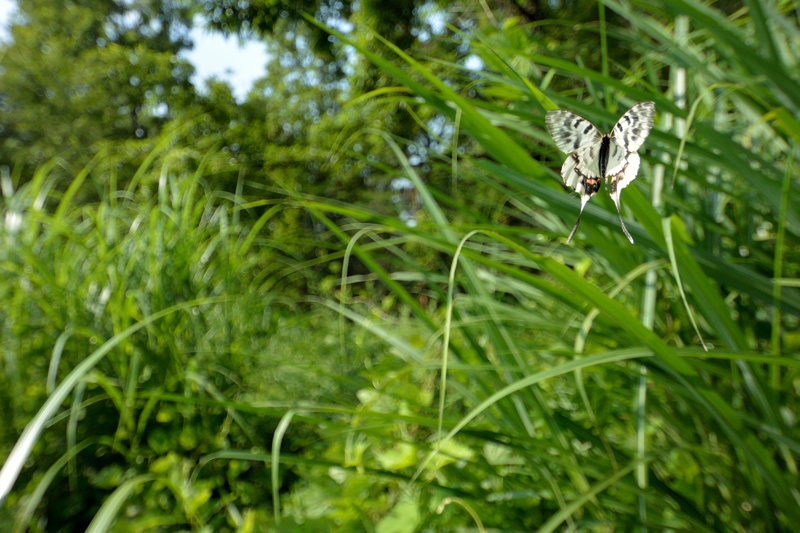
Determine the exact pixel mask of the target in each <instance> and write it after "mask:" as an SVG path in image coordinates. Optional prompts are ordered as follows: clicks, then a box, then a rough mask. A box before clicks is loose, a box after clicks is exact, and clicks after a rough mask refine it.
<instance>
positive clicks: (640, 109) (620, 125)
mask: <svg viewBox="0 0 800 533" xmlns="http://www.w3.org/2000/svg"><path fill="white" fill-rule="evenodd" d="M655 112H656V104H655V103H654V102H640V103H638V104H636V105H635V106H633V107H632V108H630V109H629V110H628V111H627V112H626V113H625V114H624V115H622V117H621V118H620V119H619V120H618V121H617V124H616V125H615V126H614V129H613V130H611V134H610V135H611V138H612V139H613V140H614V142H613V143H611V147H612V150H610V155H609V162H608V172H607V176H609V178H608V181H607V186H608V193H609V194H610V195H611V199H612V200H614V205H615V206H616V207H617V214H618V215H619V223H620V225H621V226H622V231H623V232H624V233H625V236H626V237H628V240H629V241H631V244H633V237H631V234H630V233H628V229H627V228H626V227H625V222H623V221H622V208H621V206H620V195H621V194H622V189H624V188H625V187H627V186H628V185H629V184H630V183H631V182H632V181H633V180H634V179H636V174H638V172H639V165H640V163H641V160H640V158H639V154H638V153H636V151H637V150H639V148H641V146H642V144H644V140H645V139H646V138H647V136H648V135H649V134H650V130H651V129H652V128H653V117H654V115H655ZM615 147H616V149H614V148H615ZM615 153H616V154H618V155H617V156H615V155H614V154H615ZM615 157H617V159H615V160H614V162H613V164H612V159H614V158H615Z"/></svg>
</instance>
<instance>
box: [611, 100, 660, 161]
mask: <svg viewBox="0 0 800 533" xmlns="http://www.w3.org/2000/svg"><path fill="white" fill-rule="evenodd" d="M655 114H656V104H655V102H639V103H638V104H636V105H635V106H633V107H632V108H630V109H628V111H627V112H626V113H625V114H624V115H622V117H621V118H620V119H619V120H618V121H617V124H616V125H615V126H614V129H613V130H611V138H612V139H613V140H614V141H615V142H616V143H617V144H619V145H620V146H621V147H623V148H624V149H625V151H627V152H635V151H637V150H638V149H639V148H640V147H641V146H642V144H644V140H645V139H646V138H647V135H648V134H649V133H650V130H651V129H652V128H653V117H654V116H655Z"/></svg>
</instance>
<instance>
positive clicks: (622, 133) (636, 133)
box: [545, 102, 655, 243]
mask: <svg viewBox="0 0 800 533" xmlns="http://www.w3.org/2000/svg"><path fill="white" fill-rule="evenodd" d="M654 115H655V103H653V102H640V103H638V104H636V105H634V106H633V107H631V108H630V109H629V110H628V111H627V112H625V114H624V115H622V117H621V118H620V119H619V120H618V121H617V123H616V125H615V126H614V128H613V129H612V130H611V132H610V133H608V134H602V133H600V131H599V130H598V129H597V128H596V127H595V126H594V125H593V124H592V123H591V122H589V121H588V120H586V119H585V118H583V117H580V116H578V115H576V114H575V113H572V112H570V111H566V110H563V109H559V110H556V111H550V112H548V113H547V116H546V117H545V123H546V125H547V129H548V131H549V132H550V135H551V136H552V137H553V140H554V141H555V143H556V146H558V147H559V149H561V150H562V151H564V152H566V153H568V154H570V155H569V156H568V157H567V160H566V161H564V164H563V166H562V167H561V177H562V178H563V179H564V184H565V185H567V186H568V187H570V188H571V189H574V190H575V191H576V192H578V193H579V194H580V195H581V209H580V212H579V213H578V220H577V221H576V222H575V226H574V227H573V228H572V232H571V233H570V234H569V237H568V238H567V242H570V241H571V240H572V237H573V236H574V235H575V232H576V231H577V230H578V226H579V225H580V222H581V215H582V214H583V208H584V207H586V203H587V202H588V201H589V199H591V197H592V196H594V194H595V193H597V191H598V190H599V189H600V182H601V181H602V180H603V179H604V178H606V184H607V187H608V191H609V194H610V196H611V198H612V200H614V205H615V206H616V208H617V213H618V214H619V221H620V224H621V226H622V231H623V232H624V233H625V236H626V237H628V240H629V241H630V242H631V243H633V238H632V237H631V235H630V233H628V230H627V228H626V227H625V223H624V222H623V220H622V211H621V207H620V194H621V192H622V189H624V188H625V187H627V186H628V185H629V184H630V183H631V182H632V181H633V180H634V179H635V178H636V174H637V173H638V172H639V164H640V159H639V154H638V153H636V152H637V150H638V149H639V148H640V147H641V146H642V144H643V143H644V140H645V138H646V137H647V135H648V134H649V133H650V130H651V129H652V127H653V116H654Z"/></svg>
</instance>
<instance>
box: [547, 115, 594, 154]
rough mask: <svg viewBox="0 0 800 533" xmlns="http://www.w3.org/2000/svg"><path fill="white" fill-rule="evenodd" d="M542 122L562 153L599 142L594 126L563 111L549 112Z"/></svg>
mask: <svg viewBox="0 0 800 533" xmlns="http://www.w3.org/2000/svg"><path fill="white" fill-rule="evenodd" d="M544 121H545V124H547V130H548V131H549V132H550V136H551V137H553V140H554V141H555V142H556V146H558V147H559V148H560V149H561V151H562V152H564V153H567V154H569V153H572V152H574V151H575V150H577V149H578V148H582V147H584V146H589V145H591V144H594V143H597V142H600V138H601V134H600V131H599V130H598V129H597V128H595V127H594V124H592V123H591V122H589V121H588V120H586V119H585V118H583V117H580V116H578V115H576V114H575V113H571V112H569V111H567V110H565V109H557V110H556V111H549V112H548V113H547V116H546V117H545V119H544Z"/></svg>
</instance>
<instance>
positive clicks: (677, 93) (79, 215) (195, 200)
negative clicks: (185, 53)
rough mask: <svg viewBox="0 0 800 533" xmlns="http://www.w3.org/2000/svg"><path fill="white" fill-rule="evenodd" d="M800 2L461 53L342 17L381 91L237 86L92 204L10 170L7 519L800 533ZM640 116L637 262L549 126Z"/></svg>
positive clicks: (614, 18) (482, 27)
mask: <svg viewBox="0 0 800 533" xmlns="http://www.w3.org/2000/svg"><path fill="white" fill-rule="evenodd" d="M578 4H580V3H577V4H576V5H578ZM253 5H254V6H256V7H257V6H259V5H261V4H259V3H254V4H253ZM264 5H267V4H264ZM270 5H280V4H276V3H270ZM518 5H522V4H518ZM794 8H795V6H793V5H792V4H790V3H777V4H773V3H768V2H760V1H758V0H754V1H752V2H748V4H747V8H746V9H744V8H738V6H730V5H728V4H722V5H721V6H719V8H716V7H709V6H708V5H706V4H703V3H699V2H694V1H691V0H679V1H669V2H638V1H634V2H630V1H617V0H606V1H605V2H604V3H603V4H601V9H600V11H599V12H598V19H599V22H598V23H594V22H593V20H594V19H593V16H592V15H587V14H586V13H583V14H582V15H581V16H582V18H576V21H577V22H578V23H577V24H567V23H566V22H565V21H564V20H561V21H559V20H553V21H548V20H538V19H536V20H534V21H533V22H530V23H527V22H526V20H527V19H525V18H520V19H508V20H505V21H502V22H501V23H496V21H498V20H502V19H500V18H499V17H490V16H488V15H486V18H485V19H484V18H479V17H475V18H474V19H473V20H476V21H480V23H479V24H478V25H477V26H475V27H471V26H468V25H466V26H464V27H461V28H458V27H452V28H450V29H448V30H447V32H448V33H445V34H441V35H437V36H436V38H435V40H437V41H446V40H449V41H448V42H442V43H440V44H441V46H438V45H437V46H438V47H435V48H433V47H432V48H431V54H430V55H432V56H436V55H437V54H438V53H439V52H441V53H442V55H441V56H439V57H437V58H436V59H431V57H430V55H426V54H425V53H424V51H422V50H421V49H419V48H413V47H412V48H406V47H405V46H395V45H394V44H393V43H392V42H391V41H390V40H386V39H383V38H381V36H380V35H379V34H375V33H372V32H369V31H368V30H366V29H363V28H361V27H358V28H356V29H355V30H353V31H350V32H348V31H339V30H346V29H347V28H344V27H342V26H340V25H338V24H336V25H334V26H336V28H339V30H337V29H334V28H330V27H326V26H325V25H324V24H320V23H319V22H313V18H309V19H307V20H308V21H309V23H311V24H316V25H317V28H319V30H320V31H326V32H329V33H330V34H331V35H332V36H333V37H334V39H333V42H334V43H336V46H335V47H333V48H332V49H331V50H330V53H334V54H337V53H338V54H342V55H341V56H340V61H341V64H346V63H347V62H348V61H351V62H352V61H358V62H359V63H358V65H359V66H358V68H357V69H355V70H354V71H353V72H352V73H351V77H350V78H348V79H349V80H350V81H352V82H356V81H358V80H359V79H366V78H368V77H369V76H370V75H371V74H370V73H378V75H379V76H380V77H379V78H375V80H377V81H376V82H375V84H374V85H369V84H367V85H363V86H359V85H357V84H347V85H339V86H337V84H336V79H337V76H338V75H339V73H340V72H343V70H337V69H335V68H334V69H330V70H326V67H325V65H324V64H321V63H318V62H316V61H315V59H314V56H313V54H312V47H305V48H303V47H302V46H298V47H297V48H294V49H293V52H292V53H289V55H288V57H287V58H286V62H285V63H284V64H282V65H281V64H279V65H278V66H277V67H275V70H274V72H275V73H276V77H275V78H273V79H266V80H264V81H263V82H262V84H261V86H260V88H259V90H258V91H256V92H255V93H254V94H253V95H251V97H250V99H249V101H248V102H246V103H244V104H242V105H241V106H240V105H238V104H235V103H234V102H233V101H232V100H231V99H230V93H229V92H226V89H225V87H224V86H221V85H214V86H212V87H211V90H210V93H209V94H208V95H207V96H206V97H204V98H205V99H201V100H196V101H194V102H193V103H192V104H191V105H187V107H186V116H188V117H192V119H191V120H185V121H184V122H181V123H180V124H175V125H171V126H169V127H167V128H165V131H164V133H163V134H162V135H160V136H158V137H154V138H153V139H151V142H150V144H149V145H138V147H139V149H141V150H142V152H141V153H139V154H136V155H135V157H131V160H135V161H138V160H140V159H142V158H143V159H145V160H146V161H148V163H147V164H145V165H143V166H141V167H138V168H134V170H132V171H130V173H129V174H126V173H127V172H128V168H129V166H130V165H129V164H128V163H126V162H125V160H124V157H122V156H121V155H120V153H124V150H120V152H114V153H113V155H108V156H101V157H99V158H97V159H96V160H95V161H94V162H93V163H92V165H91V166H89V167H86V168H85V169H84V171H83V172H79V173H76V174H74V179H73V180H72V181H71V186H70V187H69V188H66V189H65V190H64V191H63V192H62V189H61V188H59V187H58V186H57V184H56V183H55V181H56V180H57V179H58V177H57V176H58V173H56V172H54V171H51V169H52V168H53V167H50V169H49V168H48V167H42V168H40V169H39V170H38V172H37V173H36V175H35V176H34V179H33V181H31V182H30V183H28V184H26V185H24V186H22V187H19V188H18V190H17V191H16V192H12V189H13V187H12V183H18V182H15V181H14V180H13V179H11V178H5V181H4V183H3V190H4V192H5V197H6V204H5V208H4V213H3V214H4V216H5V222H4V226H3V231H4V239H5V242H4V246H3V254H4V255H3V256H2V265H3V267H2V270H1V271H0V275H2V276H3V283H2V284H0V287H3V289H2V290H3V291H4V293H3V294H2V295H0V297H2V298H3V301H6V302H9V304H8V306H6V308H4V309H3V310H2V311H0V312H2V313H5V315H4V316H3V317H2V323H3V324H4V327H5V328H6V331H4V332H3V336H2V339H3V341H2V343H3V344H2V349H3V350H4V360H3V361H4V362H3V365H4V366H3V370H4V377H3V379H4V380H5V381H6V382H7V383H9V384H11V386H10V387H7V388H2V387H0V390H3V391H7V392H4V393H0V398H1V399H2V402H3V406H4V407H5V408H6V409H5V410H6V412H8V413H13V417H14V423H13V426H11V425H9V427H8V429H6V430H5V433H4V434H3V435H2V439H3V440H2V446H3V450H4V451H6V452H10V449H11V446H12V445H13V444H14V442H15V441H16V442H17V443H18V444H17V450H23V452H24V453H22V454H20V453H18V452H17V451H15V452H13V453H12V454H11V455H10V456H9V457H10V458H9V459H8V460H7V461H6V466H5V467H4V470H3V474H0V491H3V490H7V489H10V488H11V487H10V485H9V486H6V485H4V484H3V482H4V480H5V479H7V478H4V477H3V475H5V472H7V471H8V465H9V464H11V463H13V461H18V460H20V459H21V460H22V462H26V460H27V458H28V457H29V455H30V458H31V461H30V462H27V463H26V464H27V465H28V466H27V467H26V468H24V469H22V471H21V477H20V478H19V479H18V480H16V484H15V485H14V486H13V490H11V492H10V494H9V496H8V498H7V500H6V503H5V505H6V506H7V507H6V510H5V511H4V512H6V513H7V514H6V515H5V516H2V515H0V525H4V524H8V526H9V527H10V526H11V525H13V526H14V527H17V528H19V529H24V528H26V527H30V528H33V529H40V530H43V529H44V528H45V527H47V529H52V528H53V526H55V528H56V529H57V528H58V527H59V526H63V528H65V529H71V528H78V527H82V526H86V525H87V524H89V523H90V522H91V523H92V524H91V527H93V528H96V530H101V529H104V528H108V527H112V525H113V527H116V528H118V529H130V530H137V529H138V530H141V529H146V528H162V529H174V530H186V529H192V530H204V528H205V529H209V528H210V529H213V530H226V529H227V530H233V529H237V530H243V531H250V530H259V529H266V528H269V529H277V530H286V531H319V530H337V531H364V530H375V531H409V532H410V531H417V530H422V529H426V530H442V531H451V530H459V529H461V530H466V529H478V530H486V529H494V530H498V531H499V530H502V531H529V530H534V529H536V530H541V531H553V530H555V529H557V528H561V527H563V525H566V526H567V527H569V528H571V529H591V530H602V531H611V530H619V529H633V528H648V529H687V530H697V531H719V530H726V531H727V530H734V531H744V530H759V531H760V530H786V531H789V530H791V529H792V525H793V524H795V523H798V522H800V503H798V501H797V496H796V486H797V484H798V470H797V460H798V453H800V444H798V441H799V440H800V435H799V434H798V427H797V422H796V416H795V415H796V411H797V407H798V405H797V400H796V390H795V389H796V384H797V379H798V368H800V360H799V359H798V347H799V346H800V344H799V343H798V338H800V337H798V327H800V321H798V317H800V294H798V291H797V286H798V282H797V276H798V272H797V268H798V266H797V265H798V264H800V261H798V252H799V251H800V247H799V243H798V238H799V237H800V234H798V228H800V225H798V224H797V222H798V221H797V218H798V216H800V211H798V206H796V205H794V204H793V203H792V202H790V201H789V200H790V198H791V191H792V190H793V189H796V188H797V186H798V181H797V177H796V172H795V168H796V164H797V163H796V157H797V155H798V154H797V149H796V144H797V140H798V139H800V127H798V123H797V121H796V119H795V118H794V117H795V116H796V114H797V108H798V103H800V101H798V98H800V96H799V95H800V91H799V90H797V89H798V87H797V85H798V83H800V80H798V78H797V68H796V67H797V56H796V51H795V50H794V49H793V47H792V43H794V42H795V41H796V40H797V37H798V32H800V30H798V25H797V20H796V17H795V12H793V11H792V9H794ZM448 13H449V14H451V15H452V14H453V13H454V11H449V12H448ZM568 13H571V12H568ZM295 20H296V21H297V20H299V19H295ZM326 22H330V21H326ZM298 27H299V26H298ZM298 27H295V28H293V29H292V30H291V31H295V30H297V33H296V34H293V35H292V36H290V35H289V33H286V34H283V37H285V38H286V39H285V40H284V41H280V39H278V40H276V42H282V43H284V44H282V45H281V46H287V47H289V46H288V43H291V42H294V43H295V44H297V43H298V42H303V39H300V41H298V40H296V39H295V37H297V36H301V37H302V36H307V35H310V34H304V33H303V31H305V30H299V29H297V28H298ZM565 28H569V32H566V31H565ZM271 31H275V29H274V28H272V30H271ZM278 33H280V32H278ZM565 35H570V36H571V37H570V38H569V39H565V38H564V36H565ZM456 41H458V42H460V43H461V45H459V46H451V45H453V43H454V42H456ZM305 42H306V43H308V42H309V41H308V40H306V41H305ZM576 43H577V44H576ZM610 43H614V46H613V47H610V46H609V44H610ZM418 44H419V43H418ZM346 46H350V47H352V49H348V48H346ZM347 50H350V51H347ZM353 50H355V52H353ZM409 51H410V53H407V52H409ZM445 51H447V52H445ZM451 52H452V54H451ZM353 58H358V59H353ZM467 58H470V62H469V64H470V65H472V66H473V68H467V67H466V66H465V65H466V64H467ZM478 58H479V59H480V61H479V62H478V61H477V59H478ZM367 61H368V62H369V63H370V64H369V65H367V64H366V62H367ZM476 64H480V65H482V68H481V69H475V68H474V65H476ZM298 68H302V69H306V70H308V71H309V72H312V73H313V75H312V76H311V77H315V76H318V78H317V79H318V80H322V81H320V82H319V83H313V82H311V83H310V82H308V81H307V80H306V81H304V80H303V76H294V77H292V73H293V72H296V71H297V69H298ZM328 76H330V77H328ZM684 79H685V83H684V82H682V81H681V80H684ZM375 80H373V81H375ZM358 87H362V88H363V90H364V91H366V92H364V93H361V92H359V90H358ZM306 90H307V91H308V94H309V98H307V99H303V98H294V99H293V98H292V96H293V95H296V94H300V93H301V91H306ZM342 99H344V101H343V100H342ZM643 100H653V101H655V102H656V105H657V109H658V116H657V125H656V128H655V129H654V131H653V132H652V133H651V135H650V137H649V138H648V140H647V143H646V144H645V146H644V147H643V149H642V150H641V151H640V152H641V154H642V159H643V166H642V169H641V170H640V175H639V179H637V180H636V181H635V182H634V183H633V184H632V185H631V186H630V187H628V188H627V189H625V192H624V194H623V195H622V196H623V202H622V203H623V206H624V214H625V215H626V218H628V219H629V222H627V223H626V225H627V226H628V228H629V229H630V230H631V233H632V235H633V236H634V238H635V239H636V244H635V245H629V244H628V242H627V240H626V239H625V237H624V236H623V235H622V233H621V232H620V231H619V228H618V225H617V220H616V213H615V210H614V207H613V205H612V204H611V202H610V201H609V199H608V198H607V197H605V196H604V195H602V194H601V195H598V196H597V197H596V198H595V199H593V200H592V203H591V204H590V205H589V206H588V207H587V209H586V212H585V215H584V221H583V224H582V227H581V228H582V229H581V231H580V232H579V233H578V234H577V238H576V239H575V241H574V245H573V246H572V247H566V246H564V245H563V242H564V241H563V239H565V238H566V235H567V233H568V231H569V228H570V227H571V225H572V223H573V222H574V217H575V216H576V215H577V209H578V207H577V199H576V198H575V196H574V195H569V194H566V193H565V192H564V191H563V188H562V186H561V184H560V178H559V177H558V174H557V169H558V167H559V166H560V165H561V163H562V161H563V157H564V155H563V154H561V153H560V152H557V151H556V149H555V147H554V146H553V144H552V140H551V139H549V137H548V135H547V134H546V132H545V129H544V126H543V117H544V113H545V112H546V110H548V109H552V108H555V107H564V108H568V109H571V110H573V111H575V112H578V113H580V114H581V115H583V116H586V118H588V119H590V120H592V121H593V122H595V123H597V124H605V125H606V127H609V128H610V126H611V124H613V121H614V119H615V118H616V117H617V116H619V114H620V112H621V111H623V110H624V109H626V108H627V107H628V106H629V105H630V104H631V103H632V102H634V101H643ZM281 104H283V105H281ZM344 104H347V105H344ZM314 108H316V109H317V113H316V114H315V113H313V112H311V111H310V110H312V109H314ZM199 109H202V110H203V111H202V112H198V110H199ZM264 109H266V110H267V111H266V112H264V111H262V110H264ZM387 110H391V113H389V112H387ZM308 113H310V115H308V116H309V117H310V118H311V119H312V120H311V122H312V124H309V123H307V122H303V121H302V120H301V117H303V116H305V115H306V114H308ZM359 113H362V115H361V117H359ZM272 114H274V115H275V116H277V117H279V118H277V119H276V120H275V121H271V120H270V119H271V115H272ZM402 115H405V117H406V119H408V118H409V117H410V122H407V121H406V120H405V119H400V118H398V120H394V118H395V117H401V116H402ZM378 119H381V120H378ZM288 121H291V124H290V127H288V129H287V128H284V127H279V126H281V124H282V123H284V124H285V123H286V122H288ZM295 124H297V127H296V128H294V125H295ZM409 124H413V126H411V127H409ZM222 125H231V128H230V130H229V131H225V128H220V126H222ZM198 132H201V133H202V134H198ZM259 138H260V139H261V140H262V141H263V142H264V144H265V146H263V147H261V148H259ZM187 139H188V140H187ZM344 139H346V140H344ZM235 145H236V146H238V147H239V148H238V151H237V150H236V149H235V148H234V146H235ZM357 145H360V146H357ZM128 146H129V147H130V145H128ZM145 146H146V148H147V150H144V149H143V148H144V147H145ZM331 147H334V148H331ZM315 149H316V150H317V151H315ZM319 150H323V152H322V153H324V154H325V155H324V156H323V155H321V152H320V151H319ZM109 153H111V152H109ZM334 155H335V157H334ZM106 157H107V159H106ZM282 160H283V161H287V164H285V165H280V164H279V162H280V161H282ZM289 163H291V164H289ZM54 164H55V163H53V165H54ZM339 165H341V166H339ZM348 165H350V166H348ZM117 175H119V176H117ZM365 175H366V176H368V179H367V180H366V181H365V183H366V185H367V186H366V187H363V188H359V187H357V186H356V184H358V179H359V178H361V179H364V176H365ZM220 176H224V180H227V185H226V187H227V189H228V191H230V190H235V191H236V193H235V194H233V193H231V192H220V189H219V185H220V183H222V179H220ZM673 180H674V185H673V184H672V182H673ZM401 182H402V183H407V184H409V187H408V188H407V189H405V190H406V191H407V192H409V193H411V194H410V197H411V198H410V200H408V202H406V203H404V200H399V199H398V197H399V196H400V193H399V192H398V191H394V190H393V189H392V186H391V184H393V183H394V184H397V183H401ZM116 183H120V184H126V185H123V186H121V187H117V186H116V185H115V184H116ZM380 184H382V185H383V188H382V187H381V185H380ZM231 185H232V186H231ZM87 188H88V189H91V190H93V192H94V195H95V196H96V199H95V200H93V201H91V202H89V201H87V200H85V199H86V198H88V197H89V195H81V194H80V193H79V191H82V190H85V189H87ZM648 196H649V198H648ZM77 198H82V199H83V200H82V201H77V200H76V199H77ZM387 198H388V200H387ZM393 199H394V200H396V201H397V204H396V205H398V206H399V207H398V209H397V211H402V213H403V217H404V218H403V217H400V216H398V213H397V212H393V210H392V209H390V208H389V206H388V205H387V204H388V203H389V202H390V201H392V200H393ZM300 220H302V221H303V222H302V224H305V226H304V227H305V228H307V232H306V233H305V234H303V233H302V232H301V231H298V229H299V228H300V226H301V222H298V221H300ZM634 220H635V221H636V222H634ZM309 252H311V253H309ZM298 279H300V280H303V283H301V284H300V285H302V286H303V291H302V292H301V291H298V290H297V288H296V287H297V284H293V285H292V287H294V288H293V290H292V291H288V290H286V289H287V286H289V285H290V284H292V281H293V280H298ZM704 346H705V347H707V348H708V351H705V350H704V349H703V347H704ZM51 366H52V368H53V369H54V370H53V371H50V368H49V367H51ZM54 376H66V377H63V378H61V379H56V378H55V377H54ZM56 384H57V385H56ZM15 387H16V388H15ZM67 397H69V398H70V399H71V403H70V402H67V403H64V400H65V399H66V398H67ZM62 404H63V405H62ZM40 406H42V407H40ZM67 406H69V407H67ZM62 410H63V411H62ZM59 411H61V412H59ZM31 420H33V422H30V421H31ZM89 420H91V421H92V422H91V423H89V422H88V421H89ZM29 422H30V426H29V427H34V428H36V429H37V431H36V434H35V438H34V439H33V440H32V441H31V442H32V443H33V444H35V446H33V447H31V445H30V444H25V443H26V441H25V439H24V438H23V439H19V440H17V435H18V434H19V433H20V432H22V428H23V427H24V426H25V425H26V424H28V423H29ZM45 423H50V424H52V425H51V426H50V427H46V426H45ZM62 435H63V437H62ZM20 443H22V444H20ZM26 446H27V448H26ZM15 453H16V454H17V455H14V454H15ZM20 464H21V463H20ZM31 465H32V466H31ZM77 495H80V497H78V496H77ZM62 502H67V504H66V505H59V504H61V503H62ZM12 514H13V516H12ZM6 529H8V527H6Z"/></svg>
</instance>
